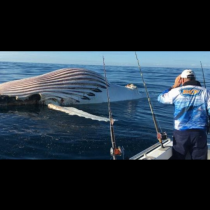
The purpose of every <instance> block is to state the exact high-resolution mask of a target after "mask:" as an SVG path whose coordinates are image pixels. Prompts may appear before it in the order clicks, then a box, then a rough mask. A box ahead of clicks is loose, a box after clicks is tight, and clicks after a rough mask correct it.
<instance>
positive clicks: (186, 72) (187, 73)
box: [181, 69, 195, 78]
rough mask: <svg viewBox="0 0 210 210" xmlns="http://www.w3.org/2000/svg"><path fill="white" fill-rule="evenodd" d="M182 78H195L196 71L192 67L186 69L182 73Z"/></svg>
mask: <svg viewBox="0 0 210 210" xmlns="http://www.w3.org/2000/svg"><path fill="white" fill-rule="evenodd" d="M181 78H195V73H194V71H192V70H191V69H185V70H184V71H183V72H182V74H181Z"/></svg>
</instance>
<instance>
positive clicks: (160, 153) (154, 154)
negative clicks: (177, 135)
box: [129, 138, 210, 160]
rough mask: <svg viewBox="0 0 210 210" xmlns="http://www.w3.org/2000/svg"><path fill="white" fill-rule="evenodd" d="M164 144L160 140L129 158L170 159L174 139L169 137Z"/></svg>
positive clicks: (209, 157)
mask: <svg viewBox="0 0 210 210" xmlns="http://www.w3.org/2000/svg"><path fill="white" fill-rule="evenodd" d="M162 143H163V147H162V145H161V144H160V143H159V142H158V143H156V144H154V145H152V146H151V147H149V148H147V149H145V150H143V151H141V152H140V153H138V154H136V155H134V156H133V157H131V158H129V160H169V159H170V158H171V156H172V146H173V140H171V139H170V138H167V139H165V140H163V141H162ZM190 159H191V158H190V155H189V154H187V156H186V160H190ZM207 159H208V160H210V143H208V157H207Z"/></svg>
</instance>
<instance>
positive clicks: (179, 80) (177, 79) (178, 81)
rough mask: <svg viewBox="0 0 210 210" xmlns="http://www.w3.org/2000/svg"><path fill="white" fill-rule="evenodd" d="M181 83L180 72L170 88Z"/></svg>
mask: <svg viewBox="0 0 210 210" xmlns="http://www.w3.org/2000/svg"><path fill="white" fill-rule="evenodd" d="M181 84H182V78H181V74H180V75H179V76H178V77H177V78H176V79H175V83H174V85H173V86H172V88H177V87H179V86H180V85H181Z"/></svg>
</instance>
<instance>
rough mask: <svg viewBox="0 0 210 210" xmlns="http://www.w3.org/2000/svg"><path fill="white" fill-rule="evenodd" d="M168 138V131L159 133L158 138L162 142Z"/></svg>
mask: <svg viewBox="0 0 210 210" xmlns="http://www.w3.org/2000/svg"><path fill="white" fill-rule="evenodd" d="M167 138H168V136H167V133H166V132H162V133H157V139H158V141H159V142H161V141H162V140H166V139H167Z"/></svg>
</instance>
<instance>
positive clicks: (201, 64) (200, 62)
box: [200, 61, 206, 88]
mask: <svg viewBox="0 0 210 210" xmlns="http://www.w3.org/2000/svg"><path fill="white" fill-rule="evenodd" d="M200 63H201V61H200ZM201 69H202V72H203V82H204V87H205V88H206V82H205V76H204V71H203V66H202V63H201Z"/></svg>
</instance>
